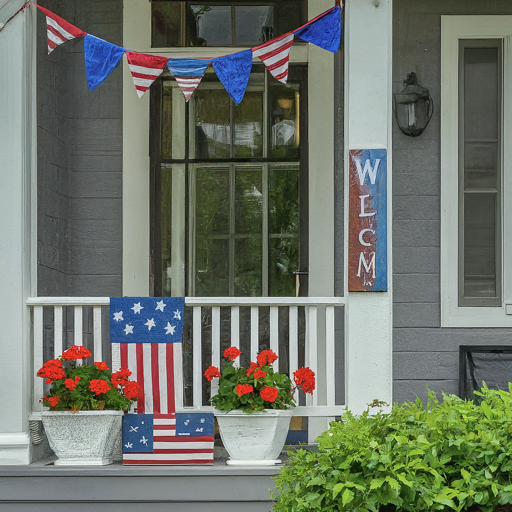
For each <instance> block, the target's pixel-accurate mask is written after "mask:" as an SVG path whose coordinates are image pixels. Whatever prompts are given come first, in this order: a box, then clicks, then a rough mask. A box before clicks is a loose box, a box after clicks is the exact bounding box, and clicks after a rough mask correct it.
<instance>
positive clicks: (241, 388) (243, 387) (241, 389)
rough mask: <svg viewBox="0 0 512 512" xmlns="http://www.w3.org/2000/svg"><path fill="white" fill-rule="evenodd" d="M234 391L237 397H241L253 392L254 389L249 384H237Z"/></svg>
mask: <svg viewBox="0 0 512 512" xmlns="http://www.w3.org/2000/svg"><path fill="white" fill-rule="evenodd" d="M235 389H236V392H237V393H238V396H239V397H240V396H242V395H248V394H249V393H252V392H253V391H254V388H253V387H252V386H251V385H249V384H238V386H237V387H236V388H235Z"/></svg>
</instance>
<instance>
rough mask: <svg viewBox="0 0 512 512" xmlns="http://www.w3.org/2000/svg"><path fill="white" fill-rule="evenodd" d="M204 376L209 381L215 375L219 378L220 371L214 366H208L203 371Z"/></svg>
mask: <svg viewBox="0 0 512 512" xmlns="http://www.w3.org/2000/svg"><path fill="white" fill-rule="evenodd" d="M204 376H205V377H206V378H207V379H208V381H210V382H211V381H212V379H213V378H215V377H217V378H220V371H219V369H218V368H217V367H216V366H208V368H207V369H206V371H205V372H204Z"/></svg>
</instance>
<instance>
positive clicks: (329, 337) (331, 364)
mask: <svg viewBox="0 0 512 512" xmlns="http://www.w3.org/2000/svg"><path fill="white" fill-rule="evenodd" d="M335 356H336V351H335V323H334V306H326V308H325V369H326V372H325V378H326V382H327V405H335V404H336V386H335V382H336V380H335V379H336V375H335V372H336V366H335V364H336V360H335V359H336V358H335Z"/></svg>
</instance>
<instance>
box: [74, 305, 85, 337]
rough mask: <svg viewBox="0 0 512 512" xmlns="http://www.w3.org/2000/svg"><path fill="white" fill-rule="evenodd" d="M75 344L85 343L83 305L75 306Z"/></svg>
mask: <svg viewBox="0 0 512 512" xmlns="http://www.w3.org/2000/svg"><path fill="white" fill-rule="evenodd" d="M74 327H75V343H74V344H75V345H83V344H84V322H83V311H82V306H75V326H74Z"/></svg>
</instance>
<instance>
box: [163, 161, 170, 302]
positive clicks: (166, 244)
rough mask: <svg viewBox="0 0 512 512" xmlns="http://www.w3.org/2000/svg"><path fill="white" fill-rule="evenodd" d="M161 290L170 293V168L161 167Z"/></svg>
mask: <svg viewBox="0 0 512 512" xmlns="http://www.w3.org/2000/svg"><path fill="white" fill-rule="evenodd" d="M161 191H162V194H161V201H162V224H161V225H162V234H161V237H162V239H161V244H162V291H163V294H164V296H168V295H171V249H172V245H171V241H172V170H171V169H162V181H161Z"/></svg>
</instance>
